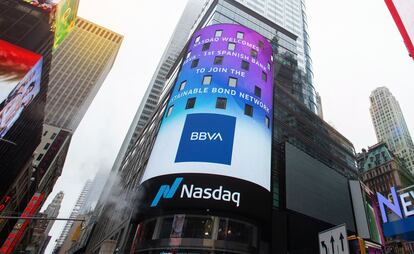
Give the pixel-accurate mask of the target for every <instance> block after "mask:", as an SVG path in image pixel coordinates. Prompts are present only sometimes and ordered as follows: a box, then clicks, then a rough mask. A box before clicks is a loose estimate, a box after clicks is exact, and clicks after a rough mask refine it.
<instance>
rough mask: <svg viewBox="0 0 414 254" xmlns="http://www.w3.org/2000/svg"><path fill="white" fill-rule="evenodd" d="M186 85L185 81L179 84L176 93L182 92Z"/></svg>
mask: <svg viewBox="0 0 414 254" xmlns="http://www.w3.org/2000/svg"><path fill="white" fill-rule="evenodd" d="M186 84H187V81H186V80H184V81H183V82H181V84H180V86H179V87H178V91H182V90H184V88H185V85H186Z"/></svg>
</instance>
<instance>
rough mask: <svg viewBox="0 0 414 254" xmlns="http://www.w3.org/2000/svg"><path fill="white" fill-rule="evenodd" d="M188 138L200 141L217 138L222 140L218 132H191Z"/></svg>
mask: <svg viewBox="0 0 414 254" xmlns="http://www.w3.org/2000/svg"><path fill="white" fill-rule="evenodd" d="M190 140H193V141H194V140H201V141H204V140H209V141H212V140H219V141H223V138H222V137H221V134H220V132H218V133H215V132H214V133H210V132H204V131H201V132H191V136H190Z"/></svg>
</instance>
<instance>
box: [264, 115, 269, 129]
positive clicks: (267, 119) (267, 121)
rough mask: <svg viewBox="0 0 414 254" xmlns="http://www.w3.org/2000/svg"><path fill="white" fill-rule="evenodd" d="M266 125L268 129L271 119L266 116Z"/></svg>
mask: <svg viewBox="0 0 414 254" xmlns="http://www.w3.org/2000/svg"><path fill="white" fill-rule="evenodd" d="M265 125H266V127H267V128H269V127H270V119H269V117H268V116H265Z"/></svg>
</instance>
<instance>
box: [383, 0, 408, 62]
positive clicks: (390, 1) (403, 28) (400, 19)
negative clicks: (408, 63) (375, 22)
mask: <svg viewBox="0 0 414 254" xmlns="http://www.w3.org/2000/svg"><path fill="white" fill-rule="evenodd" d="M385 3H386V4H387V6H388V9H389V10H390V12H391V15H392V17H393V19H394V21H395V23H396V24H397V27H398V30H399V31H400V33H401V35H402V37H403V40H404V43H405V45H406V47H407V49H408V52H409V54H410V56H411V57H412V58H413V59H414V44H413V43H414V18H413V13H414V1H410V0H385Z"/></svg>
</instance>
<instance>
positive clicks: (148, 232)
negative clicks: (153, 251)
mask: <svg viewBox="0 0 414 254" xmlns="http://www.w3.org/2000/svg"><path fill="white" fill-rule="evenodd" d="M155 223H156V221H155V220H152V221H148V222H145V223H144V224H143V226H142V230H141V233H140V236H139V242H143V241H148V240H151V239H152V235H153V234H154V229H155Z"/></svg>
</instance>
